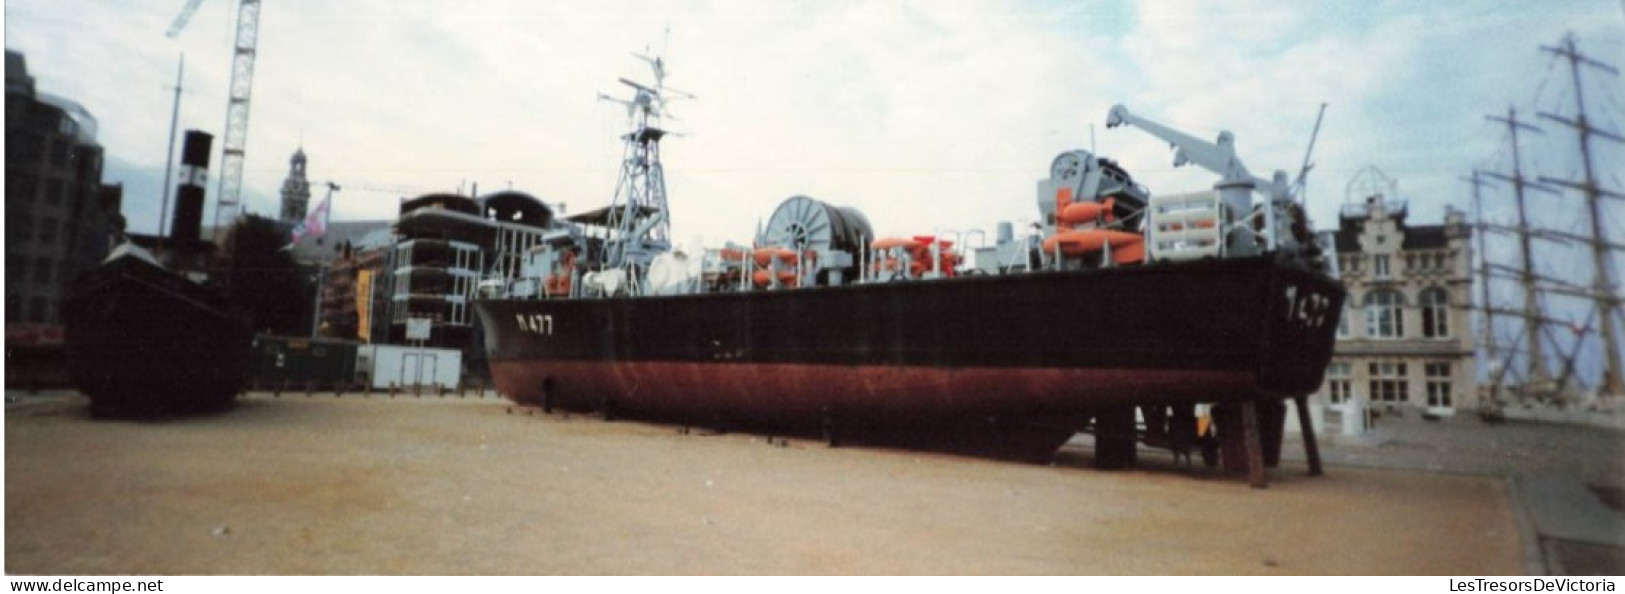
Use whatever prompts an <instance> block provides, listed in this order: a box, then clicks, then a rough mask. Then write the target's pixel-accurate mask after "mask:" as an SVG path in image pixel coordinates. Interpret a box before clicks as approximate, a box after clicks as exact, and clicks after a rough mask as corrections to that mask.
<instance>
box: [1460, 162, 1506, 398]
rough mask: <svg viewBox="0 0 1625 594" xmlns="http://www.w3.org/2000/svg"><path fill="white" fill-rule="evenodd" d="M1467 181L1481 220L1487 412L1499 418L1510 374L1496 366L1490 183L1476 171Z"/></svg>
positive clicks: (1480, 286) (1481, 279)
mask: <svg viewBox="0 0 1625 594" xmlns="http://www.w3.org/2000/svg"><path fill="white" fill-rule="evenodd" d="M1464 180H1465V181H1467V183H1469V184H1472V186H1473V212H1474V213H1476V214H1477V218H1478V220H1477V221H1476V222H1475V224H1474V226H1475V227H1477V229H1478V278H1479V283H1480V284H1479V288H1480V293H1479V295H1481V297H1480V299H1481V300H1482V301H1483V303H1481V304H1480V305H1479V311H1480V312H1482V313H1483V315H1484V351H1483V352H1484V355H1485V357H1484V363H1485V366H1486V367H1488V368H1489V370H1490V398H1489V401H1488V402H1486V405H1487V406H1486V412H1488V413H1489V414H1491V415H1495V414H1499V413H1500V409H1501V380H1502V378H1503V377H1505V375H1506V371H1505V369H1504V368H1502V367H1500V366H1498V365H1495V364H1494V361H1495V353H1496V350H1497V349H1496V347H1495V308H1494V307H1493V306H1492V304H1491V303H1490V278H1491V276H1490V259H1489V249H1488V247H1487V242H1486V241H1485V238H1484V235H1485V234H1486V233H1487V232H1488V231H1489V224H1488V223H1487V222H1486V221H1485V220H1484V201H1483V198H1482V196H1481V192H1480V189H1482V188H1483V187H1484V186H1486V185H1488V184H1489V182H1487V181H1485V180H1484V179H1483V178H1482V177H1480V176H1479V172H1478V171H1476V170H1475V171H1473V175H1472V177H1469V178H1464Z"/></svg>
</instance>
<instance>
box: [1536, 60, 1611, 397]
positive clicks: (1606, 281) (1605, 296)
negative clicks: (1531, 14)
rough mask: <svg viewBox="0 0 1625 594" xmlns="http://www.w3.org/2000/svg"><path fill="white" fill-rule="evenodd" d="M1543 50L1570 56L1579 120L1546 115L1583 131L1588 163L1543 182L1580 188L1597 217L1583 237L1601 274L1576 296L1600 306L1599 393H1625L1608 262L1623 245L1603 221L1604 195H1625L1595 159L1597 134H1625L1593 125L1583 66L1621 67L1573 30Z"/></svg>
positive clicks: (1607, 70) (1608, 136)
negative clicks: (1602, 179)
mask: <svg viewBox="0 0 1625 594" xmlns="http://www.w3.org/2000/svg"><path fill="white" fill-rule="evenodd" d="M1541 49H1542V50H1545V51H1548V52H1551V53H1552V54H1554V55H1556V56H1558V57H1562V58H1565V59H1567V60H1568V62H1569V73H1570V75H1571V76H1572V79H1573V81H1574V104H1575V116H1574V118H1573V119H1569V118H1564V117H1562V116H1559V115H1555V114H1550V113H1544V112H1542V113H1540V117H1542V118H1545V119H1548V120H1552V121H1555V122H1558V123H1561V124H1564V125H1567V126H1569V127H1572V128H1574V129H1575V130H1576V131H1577V132H1578V133H1579V138H1580V156H1581V159H1582V161H1583V162H1584V165H1585V169H1584V171H1585V178H1584V179H1583V180H1581V181H1578V182H1575V181H1570V180H1561V179H1555V178H1550V177H1546V176H1541V177H1540V181H1541V183H1547V184H1552V185H1557V186H1563V187H1566V188H1570V189H1575V190H1579V191H1581V192H1583V193H1584V194H1585V197H1586V206H1587V210H1588V214H1589V215H1590V217H1591V236H1590V237H1587V238H1583V239H1581V241H1583V242H1585V243H1587V244H1589V245H1590V247H1591V256H1592V261H1593V264H1594V266H1595V272H1594V273H1593V275H1592V280H1591V290H1590V291H1575V292H1574V294H1576V295H1577V296H1581V297H1586V298H1589V299H1591V300H1592V302H1593V303H1594V305H1595V307H1594V310H1593V311H1594V313H1595V314H1596V317H1598V318H1600V323H1601V331H1602V340H1603V349H1604V361H1603V377H1602V382H1601V383H1600V384H1599V386H1598V390H1597V391H1598V393H1599V394H1607V395H1616V396H1617V395H1622V394H1625V376H1622V373H1625V369H1622V363H1621V360H1620V349H1619V337H1618V335H1617V334H1615V328H1614V316H1615V314H1616V312H1618V311H1620V297H1619V293H1618V291H1617V290H1616V289H1617V287H1616V286H1615V285H1614V281H1613V279H1612V278H1610V275H1611V270H1612V269H1611V268H1610V267H1609V266H1608V255H1609V250H1610V248H1614V249H1617V248H1618V247H1619V246H1617V245H1615V244H1612V243H1610V242H1609V240H1608V234H1607V228H1606V225H1605V224H1604V223H1603V212H1602V198H1603V197H1605V196H1606V197H1610V198H1615V199H1625V194H1620V193H1618V192H1612V191H1608V190H1604V189H1602V188H1601V187H1600V186H1599V185H1598V184H1597V177H1596V172H1595V169H1594V168H1593V166H1592V162H1591V137H1592V136H1600V137H1602V138H1604V139H1607V140H1612V141H1614V142H1621V143H1625V137H1621V136H1619V135H1617V134H1613V133H1610V132H1607V131H1604V130H1598V129H1596V128H1594V127H1592V126H1591V123H1590V122H1589V121H1588V120H1587V119H1586V106H1585V89H1584V87H1583V86H1582V85H1581V81H1580V66H1581V65H1582V64H1583V65H1585V66H1589V67H1592V68H1595V69H1597V70H1601V71H1602V72H1604V73H1606V74H1612V75H1614V76H1618V75H1619V71H1618V70H1616V69H1615V68H1614V67H1613V66H1610V65H1608V64H1604V63H1602V62H1598V61H1596V60H1593V59H1591V58H1588V57H1586V56H1585V55H1584V54H1581V53H1580V52H1579V50H1577V49H1575V47H1574V35H1573V34H1572V33H1571V34H1569V35H1568V36H1566V37H1564V38H1563V45H1562V47H1549V46H1541Z"/></svg>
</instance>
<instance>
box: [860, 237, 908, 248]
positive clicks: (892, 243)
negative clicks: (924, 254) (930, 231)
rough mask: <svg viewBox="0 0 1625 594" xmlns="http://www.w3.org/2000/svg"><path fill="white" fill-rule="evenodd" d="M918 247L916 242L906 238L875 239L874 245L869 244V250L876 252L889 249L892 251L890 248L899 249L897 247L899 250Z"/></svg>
mask: <svg viewBox="0 0 1625 594" xmlns="http://www.w3.org/2000/svg"><path fill="white" fill-rule="evenodd" d="M918 245H919V244H918V243H917V242H915V241H914V240H912V239H908V238H906V237H886V238H883V239H876V240H875V241H874V243H871V244H869V248H870V249H876V250H889V249H892V248H899V247H900V248H913V247H917V246H918Z"/></svg>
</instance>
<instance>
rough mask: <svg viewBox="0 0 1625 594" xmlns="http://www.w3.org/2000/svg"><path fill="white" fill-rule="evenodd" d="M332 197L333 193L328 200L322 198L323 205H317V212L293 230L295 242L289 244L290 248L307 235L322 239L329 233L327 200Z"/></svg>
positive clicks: (308, 216)
mask: <svg viewBox="0 0 1625 594" xmlns="http://www.w3.org/2000/svg"><path fill="white" fill-rule="evenodd" d="M331 197H332V193H331V192H329V193H328V196H327V198H322V201H321V203H319V204H317V205H316V210H312V211H310V214H308V215H305V222H303V223H299V225H298V226H296V227H294V228H293V241H290V242H288V245H289V247H292V246H293V244H295V243H299V238H301V237H304V236H306V235H309V236H311V237H321V236H322V235H323V234H325V233H327V200H328V198H331Z"/></svg>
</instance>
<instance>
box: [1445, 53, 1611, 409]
mask: <svg viewBox="0 0 1625 594" xmlns="http://www.w3.org/2000/svg"><path fill="white" fill-rule="evenodd" d="M1541 51H1542V53H1546V54H1549V55H1550V56H1551V58H1552V70H1551V72H1550V74H1551V75H1557V78H1558V80H1564V81H1565V82H1566V84H1564V85H1560V86H1559V87H1558V88H1559V89H1562V90H1561V91H1560V92H1559V93H1557V96H1556V99H1555V100H1553V101H1551V102H1550V109H1551V110H1550V111H1546V110H1538V109H1537V110H1536V111H1535V113H1533V114H1531V113H1529V112H1528V111H1519V110H1518V109H1517V108H1515V107H1508V108H1507V110H1506V112H1505V113H1504V114H1493V115H1490V116H1487V118H1488V120H1490V121H1491V122H1494V123H1495V124H1496V125H1497V126H1499V127H1503V128H1504V129H1505V131H1506V139H1507V148H1506V151H1505V155H1506V161H1505V163H1504V165H1503V164H1498V167H1497V168H1495V169H1490V170H1483V171H1474V172H1473V173H1472V175H1471V176H1470V177H1468V178H1467V181H1468V182H1469V183H1470V184H1471V185H1472V191H1473V210H1474V211H1475V213H1476V216H1477V223H1476V224H1477V226H1478V227H1479V229H1480V231H1481V232H1480V233H1479V234H1478V235H1479V237H1478V243H1477V245H1475V246H1474V247H1475V248H1476V252H1477V253H1478V257H1479V259H1478V276H1479V278H1480V285H1479V290H1480V292H1479V295H1478V303H1477V304H1476V305H1475V306H1474V309H1476V310H1477V311H1478V312H1479V313H1480V316H1481V317H1480V319H1481V325H1480V330H1479V331H1480V336H1481V341H1480V342H1481V345H1482V346H1481V350H1480V352H1481V354H1482V356H1483V357H1484V359H1485V360H1484V364H1485V368H1486V370H1487V375H1488V377H1487V382H1486V386H1485V390H1486V393H1485V394H1484V396H1485V398H1484V399H1483V402H1484V403H1485V405H1484V406H1485V410H1484V411H1483V413H1484V415H1485V416H1486V417H1489V418H1500V417H1501V416H1503V414H1504V412H1505V409H1506V408H1507V407H1509V406H1516V407H1524V408H1531V407H1571V406H1581V407H1586V408H1591V409H1598V410H1612V411H1618V410H1619V408H1620V403H1621V401H1622V399H1625V375H1622V374H1625V362H1622V359H1621V347H1620V341H1621V340H1622V339H1625V336H1621V333H1622V332H1625V318H1622V317H1621V316H1622V314H1625V312H1622V310H1621V306H1620V304H1621V299H1620V293H1621V291H1620V286H1619V282H1620V279H1619V274H1620V273H1619V259H1618V258H1619V253H1620V251H1621V250H1622V249H1625V244H1622V243H1620V238H1619V237H1617V235H1618V234H1619V231H1618V229H1619V227H1618V221H1619V220H1620V218H1619V217H1620V210H1621V209H1620V208H1619V206H1620V200H1621V199H1625V194H1622V193H1621V192H1620V188H1619V183H1620V179H1619V177H1618V174H1617V168H1608V167H1600V165H1602V164H1604V163H1609V162H1617V159H1618V158H1619V156H1620V155H1621V154H1622V152H1621V150H1620V149H1621V148H1622V147H1625V136H1621V135H1620V134H1619V133H1618V131H1615V130H1609V129H1606V128H1605V127H1603V126H1599V125H1598V124H1597V122H1598V121H1597V120H1593V119H1591V116H1590V115H1589V114H1588V113H1587V110H1588V106H1587V98H1588V87H1587V80H1588V79H1591V80H1597V79H1601V80H1608V81H1617V79H1618V76H1619V71H1618V70H1617V69H1615V68H1614V67H1613V66H1612V65H1609V64H1606V63H1603V62H1600V61H1597V60H1594V59H1592V58H1590V57H1588V56H1586V55H1585V54H1583V53H1582V52H1581V51H1580V50H1579V48H1578V45H1577V42H1576V41H1575V38H1574V37H1573V36H1572V35H1570V36H1568V37H1565V38H1564V39H1563V40H1562V42H1561V43H1559V44H1557V45H1552V46H1542V47H1541ZM1592 84H1593V85H1596V83H1592ZM1599 88H1600V89H1602V90H1603V91H1604V93H1602V94H1601V96H1599V95H1597V94H1595V89H1599ZM1617 89H1618V86H1617V84H1604V85H1596V86H1594V87H1592V88H1590V89H1589V90H1590V93H1589V94H1590V95H1591V98H1592V100H1593V101H1595V100H1597V99H1602V100H1604V101H1603V102H1602V103H1603V105H1604V106H1605V107H1606V106H1611V107H1613V108H1614V109H1615V110H1617V109H1618V107H1619V103H1618V102H1617V101H1618V100H1619V97H1617V96H1613V95H1609V94H1608V93H1607V91H1609V90H1617ZM1600 121H1602V122H1612V121H1617V120H1614V119H1613V118H1611V117H1605V118H1602V119H1601V120H1600ZM1532 147H1536V148H1538V149H1540V150H1531V148H1532ZM1532 158H1533V159H1538V160H1540V164H1541V165H1542V166H1543V167H1541V168H1540V169H1547V170H1549V169H1552V168H1557V167H1563V168H1565V169H1566V170H1569V171H1572V172H1573V175H1572V176H1554V175H1546V174H1541V173H1537V172H1532V171H1531V170H1532V169H1534V171H1539V170H1540V169H1536V168H1532V167H1531V166H1530V162H1531V160H1532Z"/></svg>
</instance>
